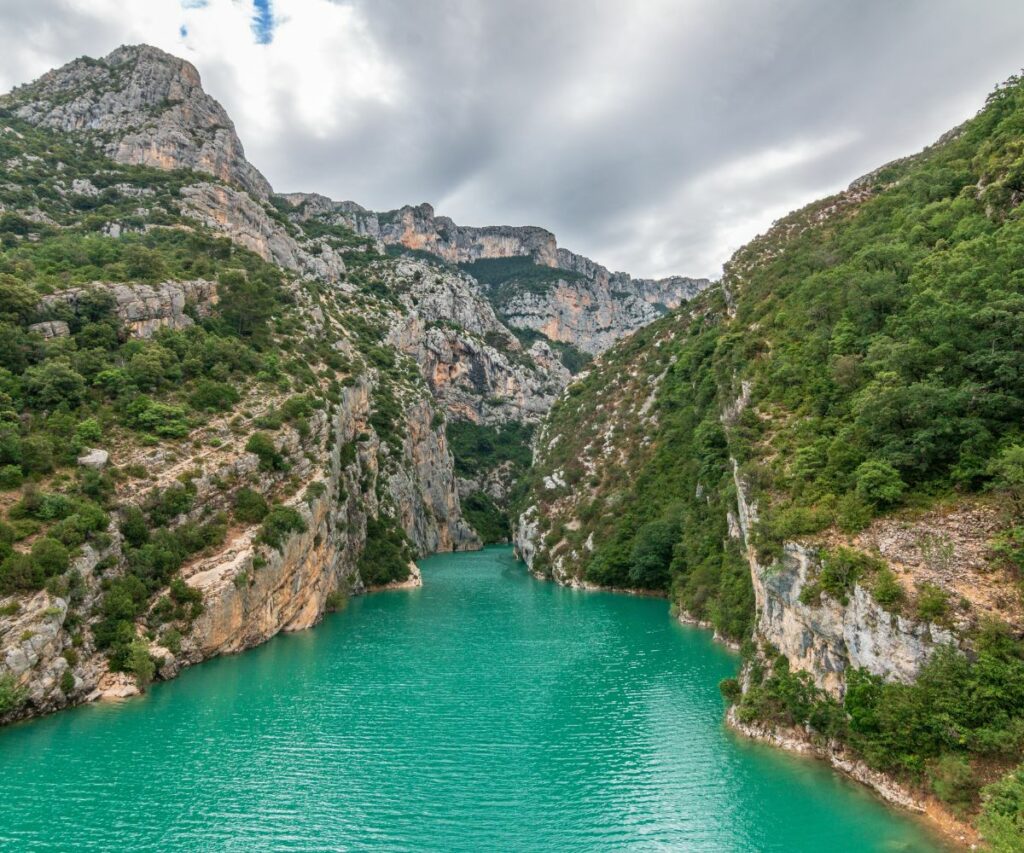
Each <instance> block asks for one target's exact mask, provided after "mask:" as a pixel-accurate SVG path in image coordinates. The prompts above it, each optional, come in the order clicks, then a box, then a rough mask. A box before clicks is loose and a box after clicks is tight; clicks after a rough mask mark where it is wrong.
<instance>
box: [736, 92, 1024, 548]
mask: <svg viewBox="0 0 1024 853" xmlns="http://www.w3.org/2000/svg"><path fill="white" fill-rule="evenodd" d="M1022 128H1024V85H1022V83H1021V81H1020V80H1019V79H1016V78H1014V79H1013V80H1011V81H1009V82H1008V83H1007V85H1005V86H1003V87H1000V88H999V89H998V90H997V91H996V92H994V93H993V94H992V96H991V97H990V98H989V100H988V103H987V105H986V108H985V109H984V110H983V111H982V112H981V113H980V114H979V115H978V117H976V118H975V119H973V120H972V121H970V122H968V123H967V124H966V125H965V126H964V127H963V128H961V129H960V131H959V132H958V133H957V134H955V135H954V137H953V138H951V139H948V140H946V141H944V142H942V143H941V144H939V145H936V146H935V147H933V148H932V149H930V150H928V151H926V152H925V153H923V154H921V155H918V156H917V157H914V158H909V159H908V160H905V161H900V162H897V163H895V164H893V165H891V166H889V167H886V168H884V169H882V170H881V171H880V172H878V173H877V174H876V175H874V176H873V177H872V178H871V179H870V181H869V184H868V186H869V187H870V192H871V196H872V197H871V198H869V199H867V200H866V201H863V203H861V204H859V205H855V206H853V207H852V208H851V209H850V210H849V211H845V210H840V211H839V212H838V213H834V214H832V215H830V216H827V217H826V218H824V219H823V220H822V221H821V222H820V223H818V221H817V220H818V219H819V217H822V216H825V211H827V210H828V209H829V208H830V207H832V206H838V207H840V208H842V206H843V202H842V200H837V199H828V200H825V201H823V202H820V203H818V204H816V205H813V206H811V207H810V208H807V209H805V210H803V211H800V212H799V213H797V214H794V215H792V216H791V217H788V218H787V219H786V220H783V222H782V223H780V225H779V226H777V227H776V228H775V229H773V231H772V232H770V233H769V234H768V235H767V236H766V237H764V238H762V239H760V240H758V241H755V242H754V243H753V244H751V245H750V246H749V247H748V248H747V249H745V250H744V251H743V252H740V253H739V254H738V255H737V256H736V257H735V258H734V259H733V261H732V262H731V264H730V267H729V269H728V270H727V279H726V283H727V285H728V286H729V287H730V289H731V291H732V292H734V293H735V299H736V311H737V321H736V329H735V331H734V332H733V333H732V334H731V335H729V337H728V338H727V339H726V340H723V342H722V345H721V347H720V349H719V352H718V354H717V356H716V360H717V361H718V363H719V369H718V371H719V374H720V375H725V374H726V372H727V371H736V372H737V373H739V374H740V375H742V376H746V377H747V378H749V379H751V380H752V381H753V392H752V404H753V405H752V406H751V407H750V409H749V412H748V414H747V415H746V416H745V418H744V421H743V432H742V435H741V436H738V438H740V440H739V441H736V442H734V444H735V451H736V454H737V455H738V456H739V458H740V461H741V463H742V464H743V466H744V470H745V471H749V472H754V471H755V466H756V477H757V479H758V481H759V482H760V483H761V485H762V491H763V492H764V493H768V494H771V495H772V496H773V497H774V500H773V502H772V505H771V507H770V511H769V513H768V517H766V518H765V522H764V525H763V530H762V534H763V537H764V538H763V541H764V544H765V545H766V547H771V546H772V545H773V544H775V543H778V542H779V541H781V540H782V539H783V538H785V537H787V536H791V535H799V534H804V533H808V532H811V531H813V530H816V529H820V528H821V527H824V526H826V525H829V524H831V523H837V524H838V525H840V526H841V527H843V528H844V529H847V530H856V529H857V528H859V527H861V526H862V525H863V524H865V523H866V521H867V520H869V519H870V518H871V516H872V515H874V514H876V513H878V512H884V511H886V510H888V509H890V508H892V507H894V506H898V505H900V504H903V503H908V502H921V501H922V500H924V501H927V500H929V499H930V498H932V497H934V496H936V495H942V494H943V493H946V492H949V491H950V490H961V491H974V490H978V489H981V488H984V487H985V485H986V484H987V483H988V482H989V481H990V479H991V477H992V474H993V466H994V463H995V461H996V460H997V458H998V457H999V455H1000V454H1001V453H1002V452H1003V450H1004V449H1005V448H1006V447H1007V446H1009V445H1011V444H1014V443H1017V442H1019V440H1020V437H1021V423H1022V419H1021V418H1022V414H1024V355H1022V353H1024V349H1022V346H1021V344H1022V339H1021V329H1022V328H1024V325H1022V322H1021V321H1022V311H1024V272H1022V271H1024V218H1022V216H1021V208H1020V207H1019V203H1020V201H1021V198H1022V195H1021V193H1022V191H1024V185H1022V183H1021V174H1022V169H1024V165H1022V164H1024V159H1022V154H1021V150H1020V137H1021V132H1022ZM863 192H865V193H867V192H869V190H868V189H864V190H863ZM766 508H767V507H766Z"/></svg>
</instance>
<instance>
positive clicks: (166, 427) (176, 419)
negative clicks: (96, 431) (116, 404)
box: [125, 397, 190, 438]
mask: <svg viewBox="0 0 1024 853" xmlns="http://www.w3.org/2000/svg"><path fill="white" fill-rule="evenodd" d="M125 413H126V414H127V416H128V417H127V420H128V425H129V426H131V427H132V428H133V429H136V430H139V431H140V432H151V433H153V434H154V435H158V436H161V437H162V438H184V437H185V436H186V435H188V434H189V431H190V427H189V424H188V418H187V416H186V414H185V410H184V409H183V408H182V407H181V406H172V405H169V404H167V403H155V402H153V400H151V399H150V398H149V397H137V398H136V399H134V400H132V402H130V403H129V404H128V406H127V408H126V410H125Z"/></svg>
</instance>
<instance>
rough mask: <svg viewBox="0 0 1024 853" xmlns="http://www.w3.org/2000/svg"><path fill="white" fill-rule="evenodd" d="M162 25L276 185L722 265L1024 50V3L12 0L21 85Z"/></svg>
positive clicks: (5, 0) (4, 61) (910, 145)
mask: <svg viewBox="0 0 1024 853" xmlns="http://www.w3.org/2000/svg"><path fill="white" fill-rule="evenodd" d="M139 42H146V43H149V44H153V45H156V46H157V47H160V48H163V49H164V50H167V51H169V52H171V53H174V54H176V55H179V56H182V57H184V58H186V59H188V60H189V61H191V62H192V63H193V64H194V65H195V66H196V67H197V68H198V69H199V71H200V74H201V75H202V78H203V84H204V88H205V89H206V90H207V91H208V92H209V93H210V94H212V95H213V96H214V97H216V98H217V99H218V100H219V101H221V103H222V104H224V106H225V108H226V109H227V111H228V113H229V114H230V115H231V117H232V118H233V120H234V122H235V125H236V127H237V130H238V133H239V136H240V137H241V139H242V142H243V144H244V146H245V150H246V154H247V156H248V159H249V160H250V161H251V162H252V163H254V164H255V165H256V166H257V167H258V168H259V169H260V170H261V171H262V172H263V173H264V174H265V175H266V176H267V178H268V179H269V180H270V182H271V183H272V184H273V186H274V188H275V189H276V190H277V191H279V192H293V191H307V192H319V193H322V194H324V195H328V196H330V197H332V198H335V199H339V200H340V199H351V200H354V201H358V202H359V203H360V204H362V205H364V206H366V207H369V208H371V209H375V210H388V209H392V208H395V207H399V206H401V205H403V204H418V203H420V202H424V201H428V202H430V203H431V204H433V205H434V207H435V209H436V210H437V212H438V213H440V214H444V215H447V216H451V217H452V218H453V219H454V220H455V221H456V222H458V223H460V224H465V225H496V224H505V225H541V226H543V227H545V228H549V229H550V230H552V231H554V232H555V234H556V235H557V236H558V242H559V245H562V246H565V247H567V248H570V249H572V250H574V251H576V252H580V253H582V254H585V255H587V256H589V257H591V258H593V259H595V260H597V261H599V262H601V263H603V264H605V265H606V266H608V267H610V268H612V269H616V270H625V271H628V272H630V273H632V274H633V275H642V276H663V275H669V274H682V275H695V276H698V275H699V276H709V277H717V276H718V275H719V274H720V271H721V265H722V263H723V262H724V261H726V260H727V259H728V258H729V256H730V255H731V254H732V252H734V251H735V250H736V249H738V248H739V247H740V246H742V245H743V243H745V242H746V241H747V240H749V239H750V238H752V237H753V236H755V235H756V234H758V233H761V232H763V231H764V230H766V229H767V228H768V226H769V225H770V224H771V222H772V221H773V220H775V219H777V218H778V217H780V216H782V215H784V214H785V213H787V212H788V211H790V210H793V209H796V208H798V207H800V206H801V205H803V204H805V203H807V202H809V201H812V200H814V199H816V198H819V197H821V196H824V195H828V194H830V193H833V192H836V191H838V190H840V189H842V188H843V187H845V186H846V185H847V184H848V183H849V182H850V181H851V180H853V179H854V178H856V177H858V176H859V175H861V174H864V173H865V172H868V171H870V170H872V169H873V168H875V167H877V166H879V165H881V164H882V163H885V162H887V161H889V160H891V159H894V158H896V157H899V156H903V155H905V154H909V153H913V152H915V151H918V150H920V149H921V148H922V147H924V146H925V145H927V144H929V143H930V142H932V141H934V140H935V139H936V138H937V137H938V136H939V135H941V134H942V133H943V132H944V131H946V130H948V129H949V128H951V127H953V126H955V125H957V124H959V123H960V122H961V121H963V120H965V119H967V118H969V117H970V116H971V115H973V114H974V113H975V112H976V111H977V110H978V109H979V108H980V107H981V105H982V104H983V102H984V99H985V95H986V94H987V93H988V92H989V91H990V90H991V89H992V88H993V87H994V86H995V84H997V83H998V82H1000V81H1002V80H1004V79H1006V78H1007V77H1009V76H1010V75H1011V74H1014V73H1017V72H1019V71H1020V70H1021V68H1022V66H1024V2H1021V0H629V2H624V0H344V2H343V0H31V2H27V0H0V91H6V90H8V89H10V88H11V87H13V86H15V85H17V84H20V83H24V82H28V81H29V80H32V79H34V78H35V77H37V76H39V75H40V74H42V73H43V72H45V71H47V70H48V69H49V68H52V67H56V66H59V65H62V64H63V63H65V62H67V61H69V60H71V59H73V58H75V57H77V56H81V55H88V56H103V55H105V54H107V53H109V52H110V51H111V50H113V49H114V48H115V47H117V46H118V45H119V44H124V43H139Z"/></svg>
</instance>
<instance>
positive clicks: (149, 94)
mask: <svg viewBox="0 0 1024 853" xmlns="http://www.w3.org/2000/svg"><path fill="white" fill-rule="evenodd" d="M0 103H2V104H3V106H5V107H7V108H9V109H13V110H14V112H15V114H16V115H17V116H18V117H19V118H22V119H25V120H26V121H29V122H32V123H33V124H38V125H42V126H44V127H48V128H52V129H54V130H62V131H66V132H85V133H90V134H92V135H94V136H95V137H96V139H97V141H99V142H100V144H101V145H102V147H103V150H104V151H105V153H106V154H107V155H108V156H110V157H111V159H113V160H116V161H117V162H119V163H130V164H139V165H146V166H154V167H157V168H160V169H194V170H195V171H198V172H206V173H208V174H211V175H213V176H214V177H216V178H219V179H220V180H222V181H225V182H227V183H230V184H233V185H235V186H237V187H240V188H241V189H244V190H245V191H246V192H248V193H250V194H251V195H253V196H254V197H255V198H259V199H265V198H267V197H269V196H270V193H271V189H270V184H269V183H267V180H266V178H264V177H263V175H261V174H260V173H259V171H258V170H257V169H256V168H255V167H254V166H252V165H251V164H250V163H249V162H248V161H246V159H245V153H244V151H243V149H242V143H241V142H240V141H239V139H238V136H237V135H236V133H235V126H234V124H232V122H231V119H230V118H228V114H227V113H226V112H225V111H224V108H223V107H222V106H221V105H220V104H219V103H217V101H216V100H214V99H213V98H211V97H210V96H209V95H207V94H206V93H205V92H204V91H203V88H202V85H201V83H200V79H199V72H198V71H196V69H195V67H194V66H193V65H191V64H190V63H188V62H186V61H185V60H184V59H179V58H177V57H175V56H171V55H170V54H168V53H164V52H163V51H162V50H158V49H157V48H155V47H149V46H147V45H130V46H123V47H119V48H118V49H117V50H115V51H114V52H113V53H111V54H110V55H109V56H107V57H105V58H104V59H99V60H96V59H87V58H82V59H76V60H75V61H74V62H70V63H68V64H67V65H65V66H64V67H62V68H58V69H56V70H55V71H51V72H49V73H48V74H45V75H44V76H43V77H41V78H40V79H39V80H37V81H35V82H34V83H31V84H29V85H27V86H22V87H20V88H18V89H16V90H15V91H14V92H12V93H11V94H10V95H8V96H6V97H4V98H3V99H2V100H0Z"/></svg>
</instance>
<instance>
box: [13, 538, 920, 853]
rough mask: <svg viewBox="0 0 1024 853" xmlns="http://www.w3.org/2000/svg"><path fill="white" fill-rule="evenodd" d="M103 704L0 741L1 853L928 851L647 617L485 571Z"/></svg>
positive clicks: (619, 600)
mask: <svg viewBox="0 0 1024 853" xmlns="http://www.w3.org/2000/svg"><path fill="white" fill-rule="evenodd" d="M421 565H422V566H423V577H424V583H425V585H424V587H423V588H422V589H420V590H411V591H396V592H387V593H380V594H376V595H372V596H367V597H363V598H358V599H354V600H353V601H352V602H351V603H350V604H349V606H348V608H347V610H345V611H344V612H342V613H338V614H335V615H333V616H330V617H328V618H327V619H326V621H325V622H324V623H323V624H322V625H320V626H318V627H317V628H315V629H313V630H310V631H305V632H302V633H299V634H292V635H288V636H283V637H279V638H276V639H274V640H272V641H271V642H269V643H267V644H266V645H264V646H262V647H261V648H259V649H255V650H253V651H250V652H246V653H245V654H243V655H238V656H235V657H230V658H221V659H218V660H214V661H211V662H209V663H206V664H203V665H202V666H199V667H196V668H194V669H192V670H189V671H187V672H185V673H184V674H183V675H182V676H181V677H180V678H178V679H177V680H175V681H172V682H169V683H167V684H160V685H156V686H155V687H154V688H153V689H152V690H151V691H150V693H149V694H148V695H147V696H146V697H144V698H142V699H137V700H131V701H128V702H125V703H122V704H120V705H102V706H101V705H95V706H89V707H84V708H80V709H76V710H73V711H68V712H64V713H61V714H56V715H54V716H52V717H49V718H47V719H43V720H37V721H33V722H29V723H26V724H22V725H17V726H13V727H10V728H8V729H6V730H3V731H0V847H2V848H3V849H5V850H6V849H10V850H19V851H21V850H153V851H157V850H159V851H166V850H237V851H252V850H286V851H299V850H310V851H311V850H386V851H402V850H429V851H471V850H472V851H476V850H480V851H505V850H508V851H520V850H529V851H584V850H585V851H611V850H616V851H617V850H700V851H769V850H771V851H787V853H802V851H815V852H816V853H817V851H935V850H937V849H938V848H937V847H935V846H934V844H933V843H930V842H929V841H928V839H927V838H926V837H925V835H924V834H923V833H922V831H921V829H920V828H919V827H918V826H917V825H916V824H915V823H913V822H911V821H910V820H908V819H906V818H904V817H903V816H901V815H897V814H896V813H894V812H891V811H889V810H887V809H886V808H884V807H883V806H882V805H880V804H879V803H878V802H876V801H875V800H874V799H873V798H872V797H871V796H870V795H868V794H867V793H865V792H864V791H862V790H860V789H859V788H857V787H855V786H853V785H851V784H849V783H847V782H844V781H843V780H841V779H839V778H838V777H836V776H835V775H833V774H832V773H830V772H829V771H828V770H827V769H825V768H824V767H822V766H821V765H819V764H817V763H814V762H810V761H804V760H801V759H797V758H793V757H790V756H787V755H785V754H783V753H780V752H777V751H776V750H773V749H770V748H767V747H762V746H757V745H754V744H750V743H747V742H744V741H742V740H740V739H738V738H736V737H735V736H733V735H732V734H731V733H730V732H728V731H727V730H726V729H725V728H724V727H723V725H722V711H723V707H722V700H721V698H720V697H719V694H718V689H717V684H718V681H719V679H721V678H723V677H725V676H727V675H731V674H733V673H734V672H735V670H736V666H737V661H736V658H735V657H734V656H733V655H731V654H730V653H728V652H726V651H725V650H723V649H722V648H721V647H720V646H717V645H715V644H714V643H713V642H712V641H711V639H710V636H709V634H708V633H707V632H704V631H700V630H698V629H694V628H688V627H684V626H681V625H679V624H677V623H676V622H675V621H674V620H672V619H670V618H669V617H668V613H667V605H666V603H665V602H664V601H658V600H654V599H643V598H632V597H628V596H620V595H613V594H606V593H586V592H578V591H573V590H567V589H563V588H560V587H557V586H555V585H553V584H548V583H542V582H539V581H536V580H533V579H532V578H530V577H529V576H528V575H527V573H526V571H525V569H524V568H523V566H522V564H521V563H517V562H515V561H514V560H513V559H512V557H511V554H510V552H509V551H508V550H507V549H503V548H491V549H487V550H486V551H483V552H481V553H476V554H459V555H444V556H438V557H432V558H430V559H427V560H424V561H423V562H422V564H421Z"/></svg>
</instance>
